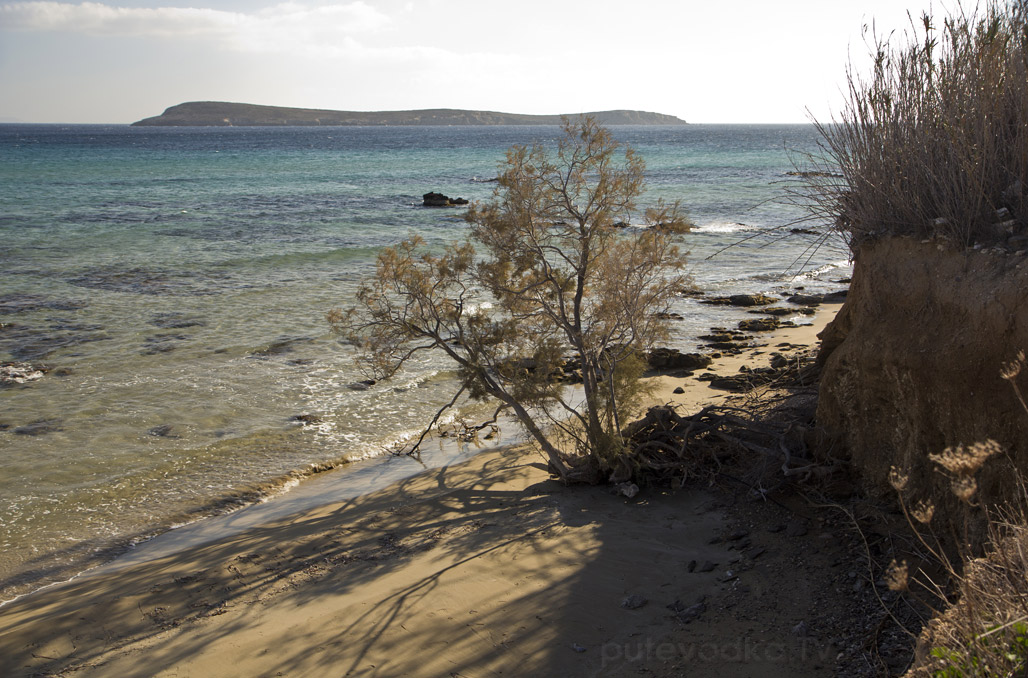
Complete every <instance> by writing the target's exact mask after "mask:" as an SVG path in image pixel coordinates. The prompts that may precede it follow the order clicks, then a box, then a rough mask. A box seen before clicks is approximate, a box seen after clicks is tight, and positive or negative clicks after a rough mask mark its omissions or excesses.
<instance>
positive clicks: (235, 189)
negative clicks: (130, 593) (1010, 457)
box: [0, 125, 848, 598]
mask: <svg viewBox="0 0 1028 678" xmlns="http://www.w3.org/2000/svg"><path fill="white" fill-rule="evenodd" d="M557 132H558V130H557V129H556V128H553V127H530V128H524V127H513V128H505V127H500V128H490V127H468V128H463V127H440V128H424V127H419V128H321V129H313V128H285V129H270V128H262V129H247V128H218V129H207V128H198V129H174V128H172V129H161V128H131V127H125V126H71V127H64V126H22V125H0V261H2V263H3V266H2V267H0V361H19V362H28V363H32V364H46V365H48V366H49V367H50V368H51V371H50V372H49V373H48V374H47V375H46V376H45V377H44V378H42V379H39V380H37V381H33V382H30V383H26V384H23V385H14V386H7V387H3V388H0V403H2V405H0V448H2V451H3V455H2V459H0V469H2V473H0V546H2V550H0V598H6V597H8V596H9V594H10V593H13V592H16V591H20V590H24V589H25V588H27V587H31V586H34V585H37V584H38V583H40V582H42V581H46V580H48V579H53V578H56V577H59V576H64V575H66V574H67V573H68V572H69V571H73V570H75V569H76V568H81V567H82V566H83V565H84V564H85V563H87V562H90V561H95V560H99V559H104V558H107V557H108V556H109V554H110V553H112V552H114V551H116V550H118V549H120V548H122V547H123V546H124V544H126V543H127V542H128V541H130V540H132V539H138V538H140V537H142V536H144V535H147V534H152V533H154V532H156V531H160V530H162V529H165V528H166V527H168V526H169V525H172V524H175V523H179V522H183V521H187V520H189V519H190V518H191V517H194V516H198V515H205V514H207V513H210V512H212V511H215V510H224V509H225V508H226V507H231V506H235V505H238V503H240V502H246V501H252V500H253V498H254V497H256V496H258V495H259V494H260V493H262V492H267V491H269V490H273V489H274V488H276V487H280V486H281V485H282V484H283V483H286V482H288V481H289V479H290V478H293V477H295V473H296V472H297V471H298V470H302V469H304V468H305V467H308V466H309V465H311V464H322V465H333V464H338V463H342V462H345V461H347V460H358V459H363V458H366V457H369V456H374V455H378V454H381V452H382V450H383V447H384V446H385V445H387V444H389V443H390V442H393V441H397V440H400V439H402V438H403V437H404V436H409V435H411V434H413V433H415V432H416V431H417V427H418V426H419V425H420V424H421V423H423V422H425V421H426V420H427V418H428V417H429V416H430V415H431V413H432V412H434V411H435V408H437V407H438V406H439V405H440V404H441V403H442V402H445V400H448V398H449V395H450V394H451V392H452V391H451V388H452V382H451V381H450V379H449V372H448V369H449V367H448V365H447V364H446V363H445V362H442V361H441V360H439V359H423V360H421V361H420V362H419V363H417V364H415V365H413V366H412V367H411V369H409V370H408V371H406V372H405V373H404V374H403V375H401V376H400V377H399V378H397V379H394V380H392V381H389V382H383V383H379V384H375V385H374V386H372V387H370V388H366V389H358V388H352V387H351V385H353V384H354V383H355V382H358V381H360V380H361V379H362V378H363V376H362V375H360V374H359V373H358V372H356V371H355V369H354V367H353V365H352V364H351V362H350V358H351V355H350V352H349V349H348V348H347V347H345V346H343V345H342V344H341V343H340V342H339V341H338V340H337V339H336V338H335V337H334V336H333V335H332V334H331V332H330V331H329V328H328V326H327V324H326V322H325V314H326V312H327V311H328V310H329V309H331V308H333V307H334V306H338V305H342V304H345V303H346V300H347V298H348V296H349V295H350V294H351V293H352V291H353V289H354V287H355V283H356V281H357V280H358V279H359V278H360V277H361V276H362V275H366V274H367V273H369V272H370V271H371V270H372V266H373V260H374V256H375V254H376V253H377V252H378V250H379V249H380V248H381V247H383V246H385V245H389V244H393V243H395V242H397V241H398V240H400V239H401V238H403V237H405V236H406V235H407V234H409V233H411V232H415V233H418V234H419V235H421V236H422V237H423V238H425V239H426V240H427V241H428V242H429V243H430V244H433V245H437V244H442V243H446V242H449V241H452V240H454V239H458V238H462V237H463V236H464V235H465V233H466V228H465V225H464V223H463V222H462V221H461V219H460V213H459V211H456V210H431V209H424V208H422V207H420V206H419V203H420V196H421V194H423V193H425V192H428V191H432V190H434V191H440V192H443V193H446V194H448V195H451V196H462V197H466V198H470V199H483V198H487V197H488V196H489V195H490V193H491V192H492V190H493V187H494V184H492V183H489V182H488V181H486V180H487V179H489V178H491V177H494V176H495V175H496V168H497V165H498V163H499V162H500V161H501V160H502V159H503V154H504V151H505V149H506V148H508V147H509V146H510V145H511V144H513V143H529V142H532V141H536V140H538V141H542V142H546V141H550V140H553V139H555V138H556V136H557ZM615 133H616V135H617V136H618V137H619V138H622V139H623V140H626V141H628V142H629V143H631V144H632V145H633V146H634V147H635V148H636V149H637V150H638V151H639V152H640V153H641V154H642V155H643V157H644V158H645V159H646V161H647V166H648V174H647V179H648V182H649V185H650V191H649V192H648V193H647V194H646V196H644V202H646V201H654V200H656V199H657V198H664V199H666V200H681V201H682V203H683V204H684V205H685V206H686V207H687V208H688V210H689V212H690V213H691V215H692V217H693V218H694V220H695V221H696V222H697V224H698V225H699V228H698V229H697V230H696V231H695V232H693V233H692V234H689V235H687V236H684V238H683V242H682V246H683V249H686V250H690V251H691V256H690V259H689V266H688V268H689V270H690V272H691V274H692V276H693V277H694V279H695V281H696V283H697V284H698V285H699V286H700V287H703V288H705V289H708V290H710V291H712V292H714V293H716V292H726V293H727V292H732V293H735V292H757V291H766V292H771V291H775V290H782V289H791V288H794V287H796V286H804V287H806V288H807V289H808V290H814V289H833V288H835V287H837V285H834V284H833V283H832V282H831V281H832V280H835V279H838V278H839V277H842V276H844V275H848V269H847V267H846V253H845V251H844V249H842V248H841V247H838V246H834V247H832V246H826V247H822V248H821V249H820V250H819V251H817V252H816V253H814V255H813V256H811V257H810V258H809V260H808V258H807V256H806V255H805V254H804V251H805V250H806V248H807V247H808V246H809V244H810V237H809V236H799V235H797V236H791V237H788V238H784V239H783V238H781V237H780V236H778V235H774V234H763V235H761V232H762V230H763V229H766V228H768V227H774V226H781V225H783V224H786V223H789V222H790V221H792V220H795V219H797V218H800V217H801V216H803V215H802V212H800V211H799V210H798V209H797V208H795V207H793V206H789V205H783V204H781V202H782V200H783V198H784V194H785V188H786V186H787V182H788V181H789V178H788V177H787V176H786V172H788V171H789V170H791V169H792V168H793V167H792V162H791V160H790V154H794V153H802V152H804V151H808V150H811V149H812V148H813V144H814V132H813V129H812V128H811V127H809V126H703V125H693V126H688V127H683V128H646V127H629V128H616V129H615ZM806 226H808V227H809V225H806ZM752 235H755V236H756V237H754V238H753V239H751V240H748V241H747V242H745V243H744V244H742V245H740V246H738V247H734V248H730V249H728V250H725V251H723V252H721V253H720V254H718V255H717V256H716V257H715V258H713V259H709V260H708V259H707V257H708V256H710V255H712V254H714V253H715V252H718V251H719V250H722V249H723V248H724V247H726V246H728V245H730V244H732V243H734V242H737V241H738V240H739V239H740V238H744V237H748V236H752ZM675 310H676V311H677V312H678V313H681V314H682V315H683V316H685V320H683V321H681V322H678V323H676V324H675V327H674V331H675V340H674V342H673V345H675V346H677V347H679V348H681V349H683V350H693V349H695V347H696V344H697V341H696V339H695V337H696V336H697V335H698V334H701V333H703V332H705V331H706V330H707V329H708V328H709V327H710V326H712V325H725V324H730V323H734V322H735V321H736V320H737V319H738V318H739V317H741V316H740V313H739V312H738V311H735V310H732V309H724V308H718V307H711V306H704V305H701V304H699V303H698V302H697V301H696V300H692V299H685V298H683V299H682V300H681V302H680V305H679V308H677V309H675ZM298 415H308V416H307V417H306V419H307V422H308V423H301V422H300V421H297V420H296V417H297V416H298Z"/></svg>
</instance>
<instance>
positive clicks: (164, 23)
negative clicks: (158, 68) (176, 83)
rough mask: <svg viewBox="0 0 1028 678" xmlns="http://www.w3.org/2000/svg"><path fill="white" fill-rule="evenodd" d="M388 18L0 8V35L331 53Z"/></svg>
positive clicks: (344, 10)
mask: <svg viewBox="0 0 1028 678" xmlns="http://www.w3.org/2000/svg"><path fill="white" fill-rule="evenodd" d="M389 24H390V18H389V17H388V16H387V15H385V14H383V13H382V12H380V11H378V10H377V9H375V8H373V7H371V6H369V5H368V4H367V3H365V2H363V0H357V2H352V3H349V4H332V5H320V6H314V7H312V6H308V5H304V4H302V3H298V2H288V3H284V4H280V5H275V6H274V7H268V8H266V9H262V10H259V11H257V12H255V13H252V14H245V13H240V12H226V11H222V10H215V9H198V8H179V7H160V8H153V9H149V8H134V7H115V6H112V5H106V4H103V3H97V2H85V3H82V4H78V5H75V4H70V3H65V2H15V3H11V4H7V5H0V30H4V29H6V30H20V31H33V32H69V33H79V34H85V35H95V36H119V37H149V38H154V37H156V38H174V39H199V40H210V41H214V42H216V43H218V44H220V45H221V46H223V47H226V48H229V49H235V50H241V51H257V52H265V51H271V52H274V51H282V50H284V49H290V48H293V47H297V46H300V47H303V48H305V49H313V48H317V47H318V46H326V47H331V46H333V45H337V44H338V43H339V42H342V41H343V40H344V39H347V38H349V39H352V36H354V35H360V34H365V33H369V32H375V31H378V30H381V29H383V28H386V27H387V26H388V25H389Z"/></svg>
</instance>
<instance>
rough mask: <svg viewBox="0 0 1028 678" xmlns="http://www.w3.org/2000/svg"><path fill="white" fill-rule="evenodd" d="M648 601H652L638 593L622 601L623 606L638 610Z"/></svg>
mask: <svg viewBox="0 0 1028 678" xmlns="http://www.w3.org/2000/svg"><path fill="white" fill-rule="evenodd" d="M648 602H650V601H649V600H648V599H647V598H645V597H643V596H640V595H639V594H637V593H633V594H632V595H630V596H628V597H627V598H625V599H624V600H622V601H621V607H623V608H625V609H626V610H638V609H639V608H640V607H643V606H644V605H646V603H648Z"/></svg>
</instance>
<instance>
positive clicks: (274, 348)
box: [251, 337, 313, 358]
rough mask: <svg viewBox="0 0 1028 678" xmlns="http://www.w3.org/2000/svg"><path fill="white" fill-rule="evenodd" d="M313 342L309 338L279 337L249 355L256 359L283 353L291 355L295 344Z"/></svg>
mask: <svg viewBox="0 0 1028 678" xmlns="http://www.w3.org/2000/svg"><path fill="white" fill-rule="evenodd" d="M311 341H313V339H311V338H310V337H280V338H279V339H277V340H276V341H273V342H271V343H270V344H268V345H267V346H265V347H264V348H260V349H257V350H256V351H253V353H252V354H251V355H253V356H255V357H258V358H266V357H269V356H273V355H283V354H285V353H292V351H293V349H294V348H295V346H296V344H300V343H308V342H311Z"/></svg>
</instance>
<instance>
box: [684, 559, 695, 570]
mask: <svg viewBox="0 0 1028 678" xmlns="http://www.w3.org/2000/svg"><path fill="white" fill-rule="evenodd" d="M696 565H697V563H696V561H695V560H690V561H689V564H688V565H686V567H685V569H686V571H687V572H695V571H696Z"/></svg>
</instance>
